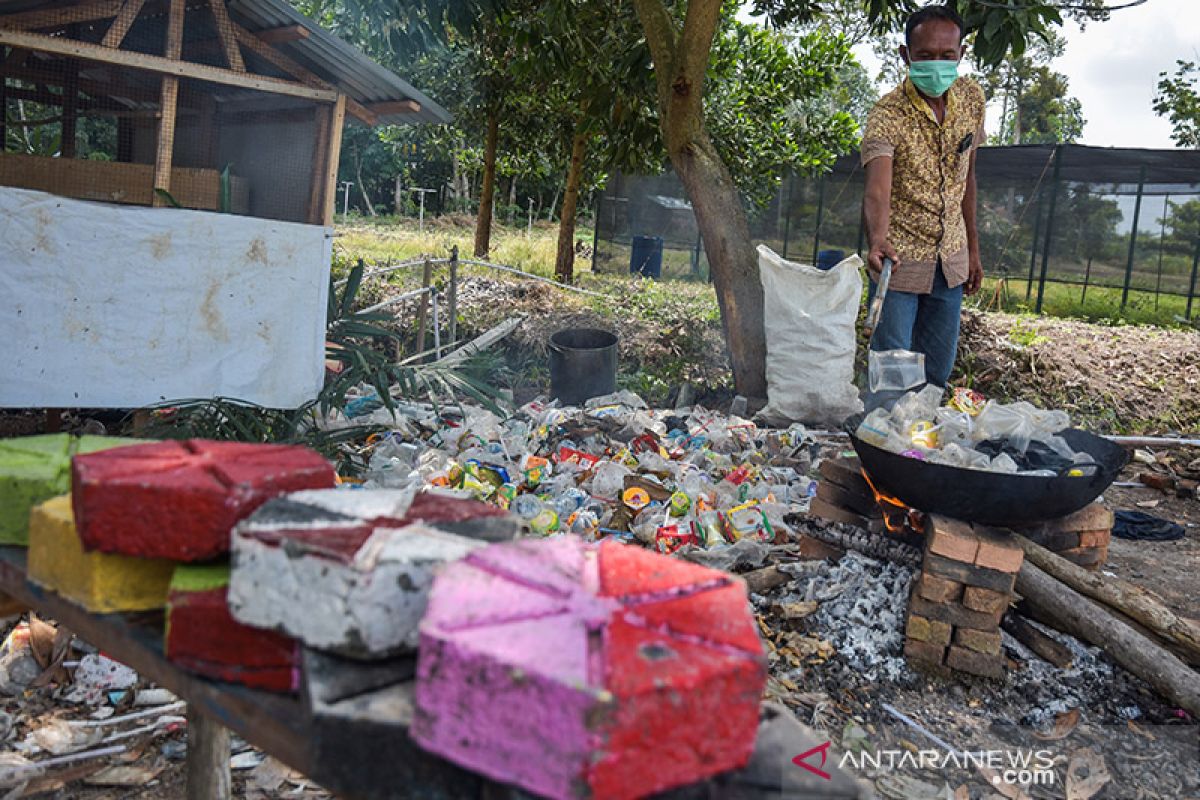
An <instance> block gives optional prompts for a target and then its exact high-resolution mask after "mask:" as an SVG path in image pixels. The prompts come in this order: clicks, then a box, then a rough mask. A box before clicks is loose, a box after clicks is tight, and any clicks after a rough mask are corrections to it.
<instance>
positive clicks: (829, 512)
mask: <svg viewBox="0 0 1200 800" xmlns="http://www.w3.org/2000/svg"><path fill="white" fill-rule="evenodd" d="M808 513H809V515H811V516H814V517H820V518H821V519H824V520H828V521H830V522H840V523H842V524H844V525H854V526H855V527H858V528H862V529H863V530H868V531H872V532H874V533H878V532H880V531H882V530H883V521H882V520H869V519H867V518H866V517H864V516H862V515H861V514H855V513H854V512H853V511H847V510H846V509H844V508H839V507H837V506H835V505H830V504H829V503H827V502H825V501H824V500H822V499H821V498H819V497H814V498H813V499H812V500H811V501H810V502H809V505H808Z"/></svg>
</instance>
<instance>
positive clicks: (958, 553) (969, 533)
mask: <svg viewBox="0 0 1200 800" xmlns="http://www.w3.org/2000/svg"><path fill="white" fill-rule="evenodd" d="M925 530H926V536H927V537H928V538H927V549H928V551H929V552H930V553H935V554H937V555H939V556H944V557H945V558H949V559H951V560H953V561H962V562H963V563H966V564H974V563H975V556H976V553H978V552H979V537H978V536H976V535H975V532H974V531H973V530H972V529H971V525H970V524H969V523H966V522H959V521H958V520H954V519H948V518H947V517H939V516H930V517H929V520H928V522H927V523H926V525H925Z"/></svg>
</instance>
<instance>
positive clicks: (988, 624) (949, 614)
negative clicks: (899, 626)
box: [908, 596, 1001, 631]
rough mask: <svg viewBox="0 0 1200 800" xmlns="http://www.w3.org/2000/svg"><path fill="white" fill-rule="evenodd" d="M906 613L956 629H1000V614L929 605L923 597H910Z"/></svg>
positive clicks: (947, 605)
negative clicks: (943, 623)
mask: <svg viewBox="0 0 1200 800" xmlns="http://www.w3.org/2000/svg"><path fill="white" fill-rule="evenodd" d="M908 613H909V614H918V615H920V616H922V617H928V618H929V619H935V620H938V621H940V622H945V623H947V624H949V625H953V626H954V627H956V628H974V629H976V630H981V631H994V630H996V629H998V628H999V627H1000V617H1001V615H1000V614H985V613H983V612H982V611H974V610H972V609H970V608H967V607H966V606H964V605H963V604H962V603H931V602H929V601H928V600H926V599H925V598H923V597H916V596H914V597H910V598H909V600H908Z"/></svg>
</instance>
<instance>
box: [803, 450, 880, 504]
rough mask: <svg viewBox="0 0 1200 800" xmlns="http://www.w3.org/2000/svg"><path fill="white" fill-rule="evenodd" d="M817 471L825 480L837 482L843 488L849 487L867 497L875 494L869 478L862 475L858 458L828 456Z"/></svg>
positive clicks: (850, 489)
mask: <svg viewBox="0 0 1200 800" xmlns="http://www.w3.org/2000/svg"><path fill="white" fill-rule="evenodd" d="M817 472H818V473H820V475H821V477H822V478H824V479H825V480H827V481H830V482H831V483H836V484H837V485H838V486H841V487H842V488H843V489H848V490H849V491H851V492H854V493H856V494H861V495H866V496H867V497H874V496H875V493H874V492H872V491H871V487H870V486H869V485H868V484H867V479H866V478H864V477H863V475H862V472H861V468H860V466H859V463H858V459H845V458H834V459H829V458H827V459H825V460H824V461H822V462H821V465H820V466H819V467H817ZM822 482H824V481H822Z"/></svg>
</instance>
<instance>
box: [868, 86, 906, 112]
mask: <svg viewBox="0 0 1200 800" xmlns="http://www.w3.org/2000/svg"><path fill="white" fill-rule="evenodd" d="M908 106H909V102H908V97H907V96H906V95H905V94H904V84H903V83H901V84H900V85H899V86H897V87H896V88H894V89H892V90H891V91H890V92H888V93H887V94H885V95H884V96H883V97H881V98H879V99H878V100H877V101H875V105H874V106H873V107H872V108H871V113H872V114H894V113H897V112H901V111H904V110H905V109H906V108H907V107H908Z"/></svg>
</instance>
